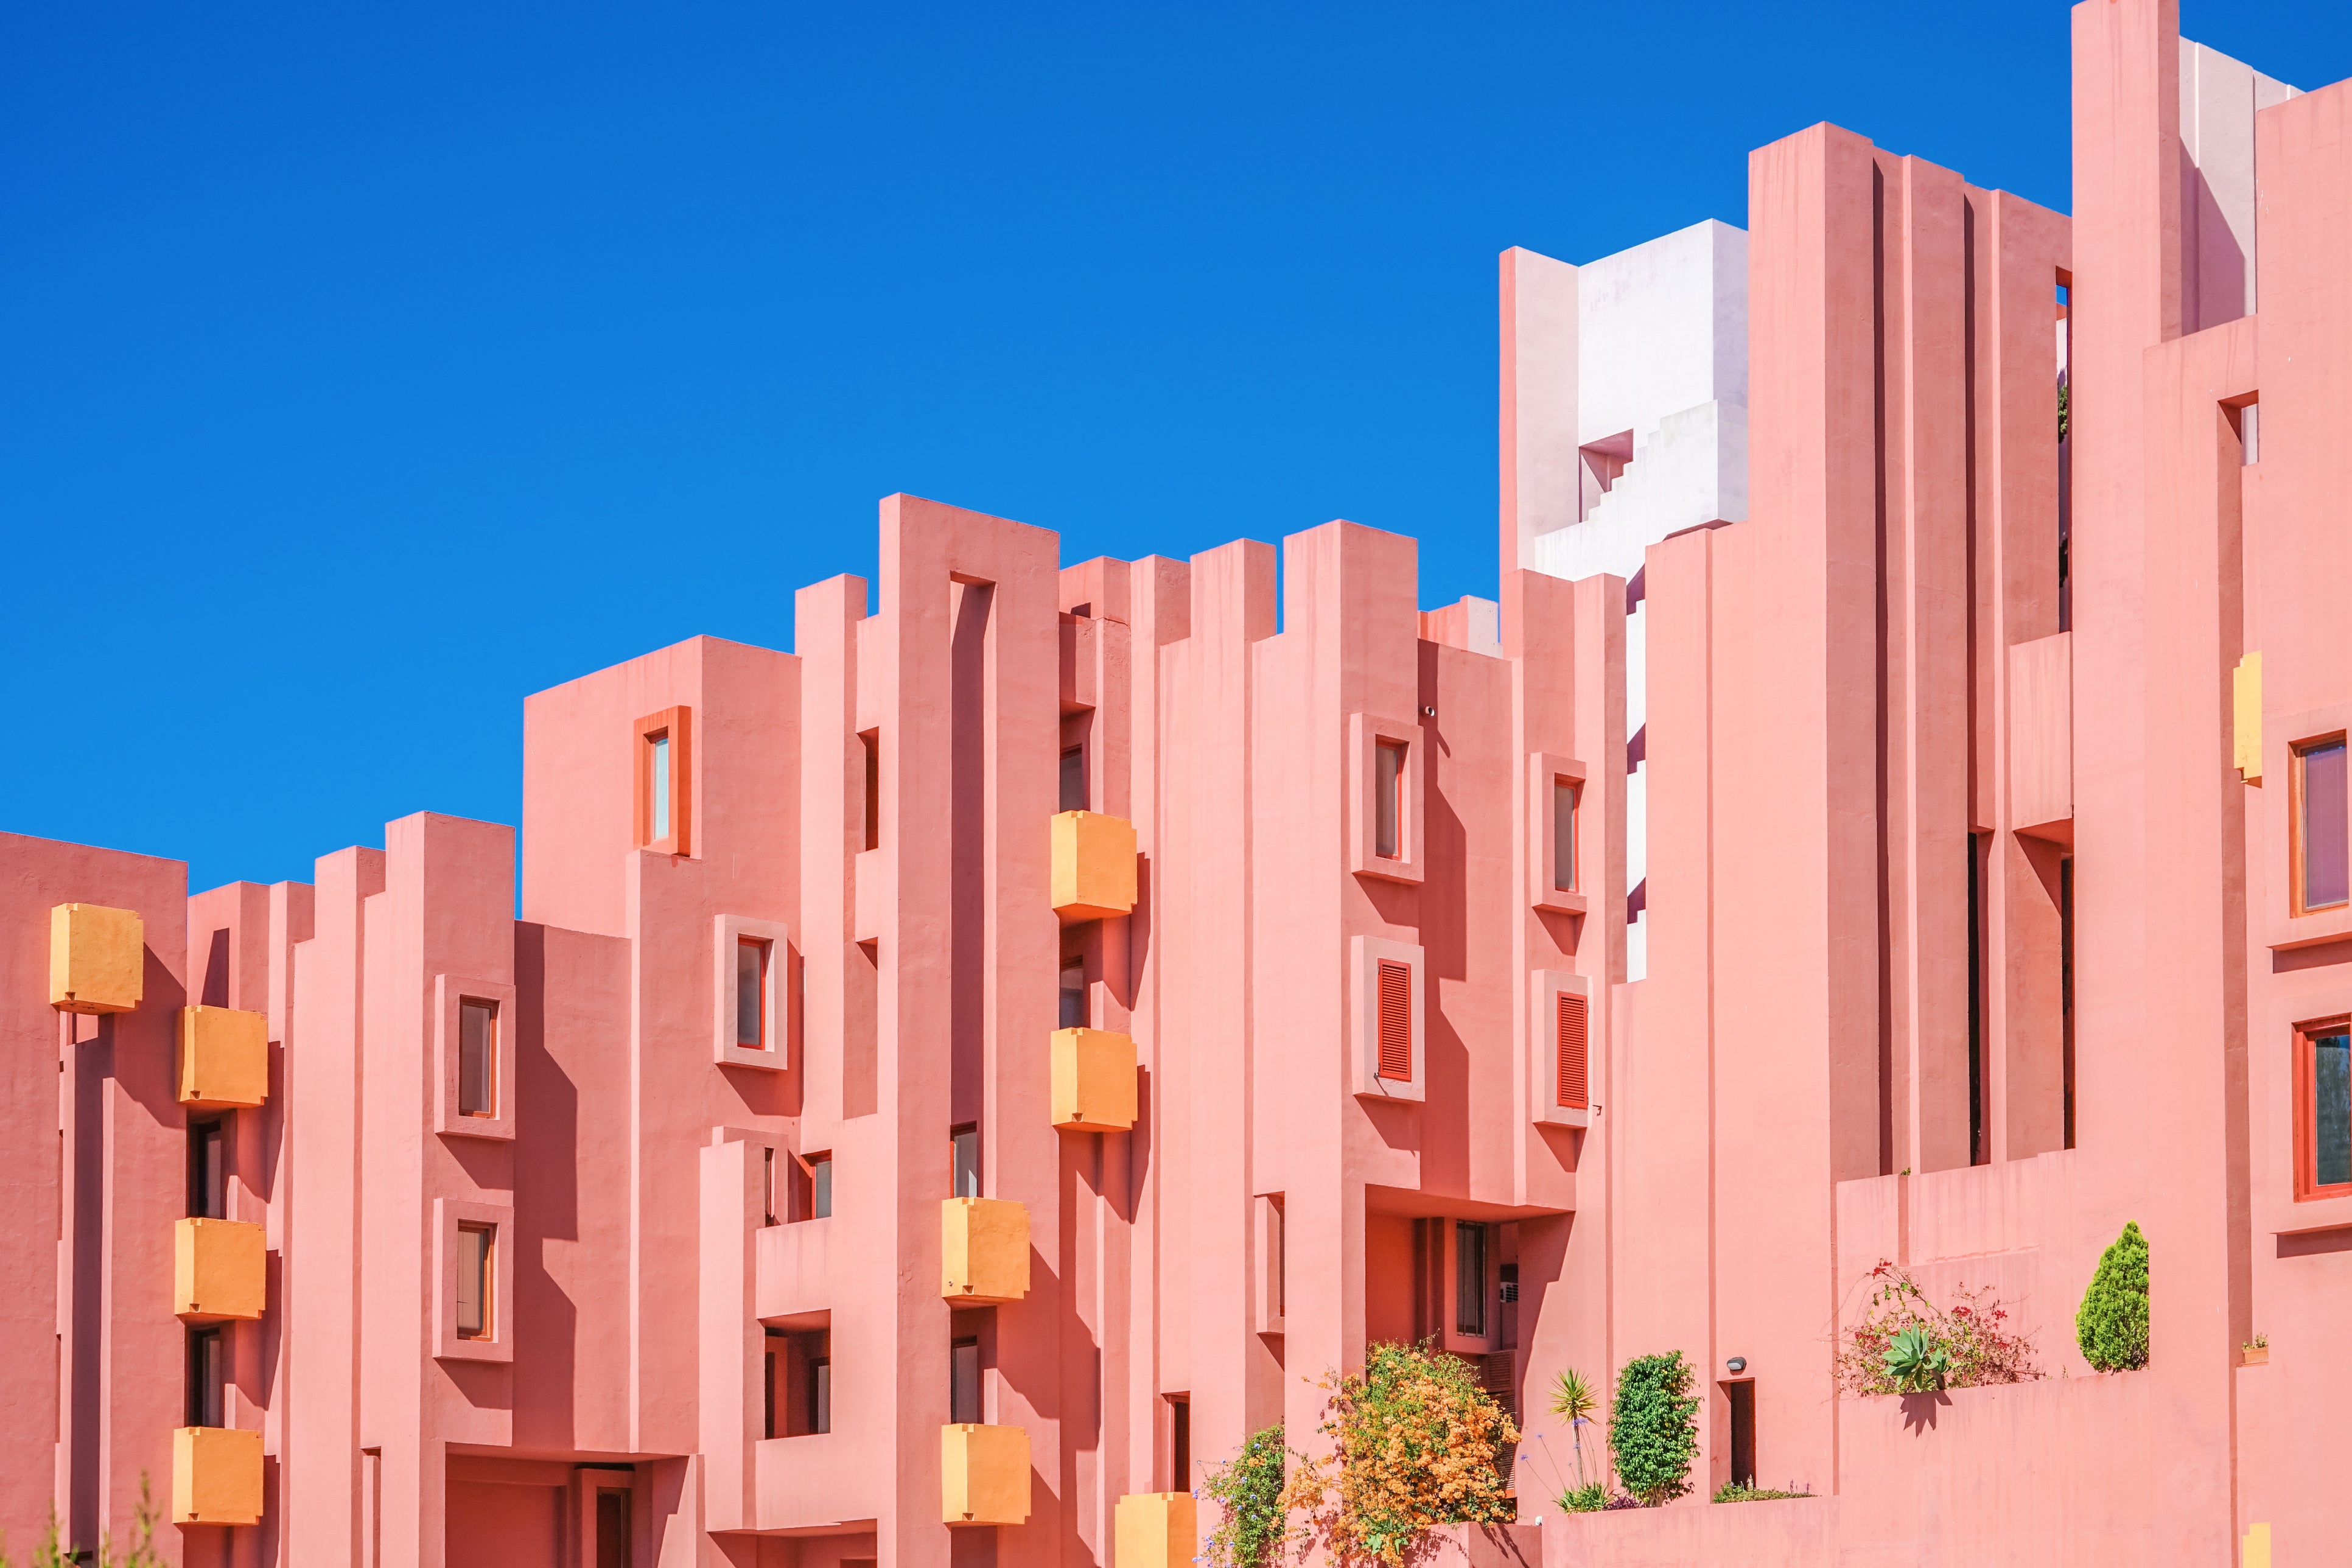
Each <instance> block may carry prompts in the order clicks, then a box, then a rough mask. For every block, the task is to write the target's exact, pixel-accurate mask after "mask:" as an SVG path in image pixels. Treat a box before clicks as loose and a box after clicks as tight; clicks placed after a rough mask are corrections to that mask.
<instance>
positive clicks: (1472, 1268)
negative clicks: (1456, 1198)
mask: <svg viewBox="0 0 2352 1568" xmlns="http://www.w3.org/2000/svg"><path fill="white" fill-rule="evenodd" d="M1454 1332H1455V1333H1457V1334H1463V1335H1466V1336H1468V1337H1469V1338H1471V1339H1477V1340H1483V1339H1485V1338H1486V1226H1483V1225H1478V1224H1475V1223H1473V1222H1471V1221H1468V1220H1457V1221H1456V1222H1454Z"/></svg>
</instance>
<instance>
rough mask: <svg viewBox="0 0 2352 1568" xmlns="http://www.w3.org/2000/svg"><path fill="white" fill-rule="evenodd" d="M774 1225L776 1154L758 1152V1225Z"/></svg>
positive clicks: (773, 1152) (770, 1150)
mask: <svg viewBox="0 0 2352 1568" xmlns="http://www.w3.org/2000/svg"><path fill="white" fill-rule="evenodd" d="M775 1223H776V1152H775V1151H774V1150H773V1149H762V1150H761V1151H760V1224H761V1226H771V1225H773V1224H775Z"/></svg>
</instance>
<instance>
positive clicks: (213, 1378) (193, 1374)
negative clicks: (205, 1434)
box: [188, 1326, 228, 1426]
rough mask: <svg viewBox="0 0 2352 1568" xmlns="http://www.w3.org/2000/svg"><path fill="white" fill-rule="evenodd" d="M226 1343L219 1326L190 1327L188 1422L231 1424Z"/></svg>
mask: <svg viewBox="0 0 2352 1568" xmlns="http://www.w3.org/2000/svg"><path fill="white" fill-rule="evenodd" d="M226 1354H227V1347H226V1344H225V1343H224V1342H223V1339H222V1335H221V1331H220V1330H219V1328H218V1327H217V1326H215V1327H213V1328H208V1329H190V1330H189V1331H188V1425H189V1426H227V1425H228V1416H227V1413H226V1407H227V1397H226V1395H227V1392H228V1363H227V1360H226Z"/></svg>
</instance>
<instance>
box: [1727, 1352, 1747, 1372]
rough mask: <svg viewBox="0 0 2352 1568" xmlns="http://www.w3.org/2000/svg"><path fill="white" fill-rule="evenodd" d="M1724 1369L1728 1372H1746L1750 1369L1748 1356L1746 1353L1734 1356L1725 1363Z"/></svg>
mask: <svg viewBox="0 0 2352 1568" xmlns="http://www.w3.org/2000/svg"><path fill="white" fill-rule="evenodd" d="M1723 1370H1724V1371H1726V1372H1746V1371H1747V1370H1748V1358H1747V1357H1746V1356H1744V1355H1736V1356H1733V1357H1732V1358H1731V1359H1730V1360H1729V1361H1727V1362H1725V1363H1723Z"/></svg>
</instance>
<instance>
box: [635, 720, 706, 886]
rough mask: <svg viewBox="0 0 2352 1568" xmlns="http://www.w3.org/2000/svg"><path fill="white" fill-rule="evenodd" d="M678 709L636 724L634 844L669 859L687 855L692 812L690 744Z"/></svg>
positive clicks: (686, 721)
mask: <svg viewBox="0 0 2352 1568" xmlns="http://www.w3.org/2000/svg"><path fill="white" fill-rule="evenodd" d="M691 747H692V741H691V739H690V737H689V736H688V710H687V709H684V708H665V709H663V710H661V711H660V712H658V713H651V714H647V715H646V717H645V718H643V719H640V720H638V721H637V764H636V769H637V783H636V790H637V842H638V844H640V845H641V846H643V847H646V848H648V849H660V850H667V852H668V853H670V854H672V855H684V854H688V853H689V852H690V850H689V845H688V838H689V836H688V831H687V829H688V818H689V817H690V816H692V814H693V807H694V790H693V777H694V775H693V771H692V767H691V762H692V757H691Z"/></svg>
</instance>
